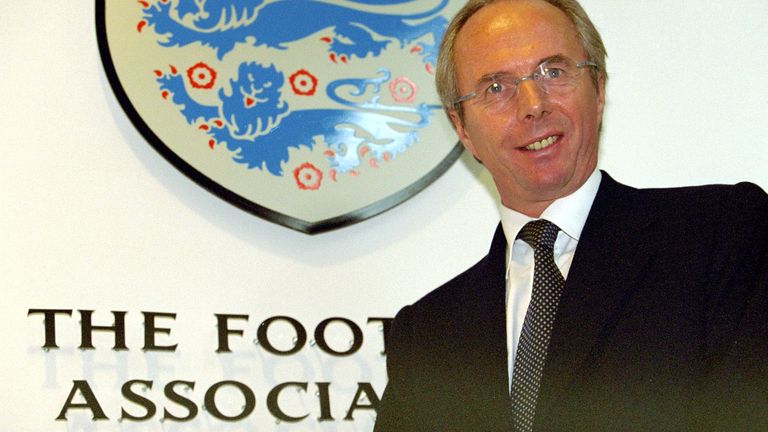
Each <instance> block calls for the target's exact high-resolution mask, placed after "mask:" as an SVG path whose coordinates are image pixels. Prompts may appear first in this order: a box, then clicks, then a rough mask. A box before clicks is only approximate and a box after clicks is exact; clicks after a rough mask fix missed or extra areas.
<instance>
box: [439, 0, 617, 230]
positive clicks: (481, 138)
mask: <svg viewBox="0 0 768 432" xmlns="http://www.w3.org/2000/svg"><path fill="white" fill-rule="evenodd" d="M556 55H559V56H562V57H566V58H569V59H571V60H573V61H575V62H580V61H583V60H587V58H586V54H585V52H584V49H583V48H582V46H581V44H580V42H579V38H578V34H577V32H576V29H575V27H574V26H573V24H572V23H571V22H570V21H569V20H568V18H567V17H566V15H565V14H564V13H563V12H561V11H560V10H559V9H557V8H555V7H554V6H552V5H550V4H549V3H546V2H544V1H541V0H501V1H498V2H496V3H492V4H490V5H489V6H486V7H484V8H482V9H481V10H479V11H478V12H477V13H475V14H474V15H473V16H472V17H471V18H470V19H469V20H468V21H467V23H466V24H465V26H464V27H463V28H462V29H461V31H460V32H459V34H458V36H457V38H456V44H455V55H454V62H455V65H456V77H457V84H458V89H459V93H460V94H462V95H464V94H467V93H470V92H473V91H475V89H476V88H477V87H478V85H479V83H480V82H481V79H482V78H483V77H487V76H490V75H497V74H508V75H512V76H516V77H521V76H526V75H529V74H530V73H531V72H532V71H533V70H534V68H536V66H537V65H538V64H539V63H540V62H541V61H542V60H543V59H546V58H550V57H552V56H556ZM604 102H605V98H604V85H603V80H602V77H601V78H600V79H599V83H598V88H595V85H594V84H593V82H592V79H591V77H590V73H589V68H587V69H585V70H583V71H582V72H581V73H580V75H579V76H578V78H577V82H576V86H575V87H573V89H572V90H570V91H568V92H566V93H565V94H558V95H555V94H553V92H550V94H545V93H544V92H542V91H541V90H540V89H539V88H538V87H537V84H536V83H535V82H533V81H532V80H527V81H523V82H521V83H520V84H519V86H518V92H517V95H516V96H515V97H514V98H512V99H511V100H509V101H507V102H506V105H505V108H504V109H503V110H488V109H487V107H483V106H482V105H481V104H478V103H475V102H474V101H473V100H468V101H465V102H463V103H462V108H463V110H464V121H463V122H462V121H460V120H459V118H458V116H457V114H456V113H455V112H450V113H449V114H450V115H451V118H452V120H453V123H454V126H455V127H456V131H457V133H458V135H459V138H460V139H461V141H462V143H463V144H464V146H465V147H466V148H467V149H468V150H469V151H470V152H472V154H473V155H474V156H475V157H476V158H477V159H479V160H480V161H482V163H483V165H484V166H485V167H486V169H488V171H489V172H490V173H491V175H492V176H493V179H494V182H495V183H496V187H497V188H498V190H499V194H500V196H501V200H502V203H503V204H504V205H505V206H506V207H509V208H512V209H514V210H517V211H520V212H522V213H525V214H528V215H529V216H534V217H536V216H539V215H540V214H541V212H543V211H544V209H545V208H546V207H547V206H548V205H549V204H550V203H551V202H552V201H554V200H555V199H557V198H560V197H563V196H567V195H570V194H571V193H573V192H574V191H575V190H576V189H578V188H579V187H580V186H581V185H582V184H583V183H584V182H585V181H586V180H587V178H588V177H589V175H590V174H591V173H592V171H593V170H594V168H595V166H596V164H597V142H598V129H599V126H600V121H601V118H602V111H603V105H604ZM550 137H554V138H555V141H554V143H552V144H551V145H549V146H548V147H546V148H542V149H539V150H531V149H526V146H529V145H530V144H533V143H536V142H537V141H541V140H544V139H548V138H550Z"/></svg>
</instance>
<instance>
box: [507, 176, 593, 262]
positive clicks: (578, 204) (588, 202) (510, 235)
mask: <svg viewBox="0 0 768 432" xmlns="http://www.w3.org/2000/svg"><path fill="white" fill-rule="evenodd" d="M601 179H602V174H601V173H600V170H598V169H595V171H593V172H592V174H591V175H590V176H589V178H587V181H585V182H584V184H583V185H581V186H580V187H579V188H578V189H576V191H575V192H574V193H572V194H570V195H568V196H564V197H562V198H558V199H556V200H555V201H553V202H552V204H550V205H549V207H547V208H546V209H545V210H544V212H543V213H542V214H541V217H540V219H546V220H548V221H550V222H552V223H554V224H555V225H557V226H558V227H559V228H560V229H561V230H562V231H563V232H564V233H566V234H567V235H568V236H569V237H571V238H573V239H574V240H576V241H578V240H579V237H581V230H582V229H583V228H584V224H585V223H586V222H587V216H588V215H589V210H590V209H591V208H592V203H593V202H594V201H595V196H597V189H598V188H599V187H600V180H601ZM500 212H501V225H502V227H503V228H504V235H505V236H506V238H507V245H508V246H509V247H511V246H512V243H514V241H515V239H516V238H517V234H518V233H519V232H520V230H521V229H522V228H523V226H524V225H525V224H527V223H528V222H530V221H532V220H535V219H536V218H532V217H530V216H526V215H524V214H522V213H520V212H517V211H515V210H512V209H510V208H507V207H504V206H503V205H501V206H500Z"/></svg>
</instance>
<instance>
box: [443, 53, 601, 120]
mask: <svg viewBox="0 0 768 432" xmlns="http://www.w3.org/2000/svg"><path fill="white" fill-rule="evenodd" d="M550 60H551V59H548V60H545V61H543V62H541V63H539V65H538V66H536V69H534V72H531V73H530V74H529V75H525V76H521V77H519V78H517V79H515V86H519V85H520V83H522V82H523V81H528V80H531V79H533V76H534V75H535V74H536V71H537V70H539V69H540V68H541V65H543V64H545V63H547V62H549V61H550ZM587 66H589V67H594V68H597V67H598V65H597V63H595V62H593V61H590V60H583V61H580V62H578V63H576V68H577V69H582V68H585V67H587ZM477 94H478V93H477V92H476V91H473V92H472V93H467V94H465V95H464V96H461V97H459V98H458V99H456V101H454V102H453V108H454V109H457V108H458V107H459V105H461V103H462V102H466V101H468V100H470V99H473V98H475V97H477ZM515 94H517V93H515Z"/></svg>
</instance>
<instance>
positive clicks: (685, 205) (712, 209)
mask: <svg viewBox="0 0 768 432" xmlns="http://www.w3.org/2000/svg"><path fill="white" fill-rule="evenodd" d="M637 192H638V194H639V196H640V197H641V199H642V200H644V201H645V202H648V203H653V204H651V205H653V206H654V207H656V209H657V210H659V211H661V212H663V213H672V214H673V215H681V214H693V215H705V214H711V215H715V214H720V215H722V214H723V213H730V214H734V213H736V214H737V213H739V212H744V211H756V212H763V213H764V212H768V195H766V193H765V191H763V190H762V189H761V188H760V187H759V186H757V185H755V184H754V183H749V182H742V183H738V184H735V185H723V184H713V185H704V186H686V187H677V188H664V189H638V190H637Z"/></svg>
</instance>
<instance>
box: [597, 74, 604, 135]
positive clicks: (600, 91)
mask: <svg viewBox="0 0 768 432" xmlns="http://www.w3.org/2000/svg"><path fill="white" fill-rule="evenodd" d="M603 108H605V77H604V76H603V74H602V73H600V74H598V76H597V119H598V122H597V124H598V125H602V124H603Z"/></svg>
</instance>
